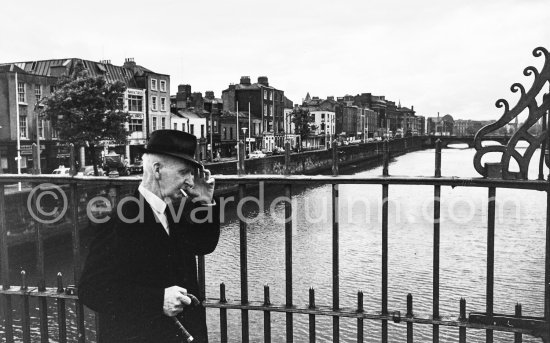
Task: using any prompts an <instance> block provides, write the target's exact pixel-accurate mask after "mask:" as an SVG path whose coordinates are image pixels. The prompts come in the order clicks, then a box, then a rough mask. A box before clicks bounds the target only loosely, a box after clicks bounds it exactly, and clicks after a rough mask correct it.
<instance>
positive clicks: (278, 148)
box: [273, 146, 285, 155]
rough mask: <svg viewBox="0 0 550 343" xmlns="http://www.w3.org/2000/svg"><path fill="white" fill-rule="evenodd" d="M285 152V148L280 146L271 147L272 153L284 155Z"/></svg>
mask: <svg viewBox="0 0 550 343" xmlns="http://www.w3.org/2000/svg"><path fill="white" fill-rule="evenodd" d="M284 154H285V149H283V148H281V147H278V146H277V147H275V149H273V155H284Z"/></svg>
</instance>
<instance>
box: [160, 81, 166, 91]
mask: <svg viewBox="0 0 550 343" xmlns="http://www.w3.org/2000/svg"><path fill="white" fill-rule="evenodd" d="M160 91H161V92H166V81H165V80H160Z"/></svg>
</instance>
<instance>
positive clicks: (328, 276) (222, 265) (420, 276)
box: [10, 149, 548, 342]
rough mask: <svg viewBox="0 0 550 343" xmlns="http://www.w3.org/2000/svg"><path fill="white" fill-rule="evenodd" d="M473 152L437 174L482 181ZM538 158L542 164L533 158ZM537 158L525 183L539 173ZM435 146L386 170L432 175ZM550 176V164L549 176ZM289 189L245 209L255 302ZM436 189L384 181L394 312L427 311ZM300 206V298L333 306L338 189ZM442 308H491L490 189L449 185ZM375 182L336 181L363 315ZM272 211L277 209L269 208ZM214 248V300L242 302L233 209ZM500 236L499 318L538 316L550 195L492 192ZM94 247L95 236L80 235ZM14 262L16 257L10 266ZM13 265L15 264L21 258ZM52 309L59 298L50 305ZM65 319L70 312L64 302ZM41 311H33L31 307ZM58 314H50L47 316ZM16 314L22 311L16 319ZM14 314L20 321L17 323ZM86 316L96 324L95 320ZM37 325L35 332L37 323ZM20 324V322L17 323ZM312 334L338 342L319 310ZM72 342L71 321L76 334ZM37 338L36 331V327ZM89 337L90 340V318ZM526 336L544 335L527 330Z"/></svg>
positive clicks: (344, 278)
mask: <svg viewBox="0 0 550 343" xmlns="http://www.w3.org/2000/svg"><path fill="white" fill-rule="evenodd" d="M535 155H536V154H535ZM472 157H473V150H471V149H445V150H443V153H442V175H443V176H460V177H477V176H478V175H477V173H476V172H475V170H474V169H473V165H472ZM533 161H538V157H537V156H535V157H534V158H533ZM535 164H537V163H532V166H531V167H532V168H531V170H530V174H531V175H530V178H536V175H537V170H536V166H535ZM433 169H434V150H424V151H419V152H413V153H410V154H406V155H403V156H400V157H397V158H396V159H395V160H394V161H392V163H390V167H389V170H390V174H391V175H407V176H432V175H433V174H434V170H433ZM344 172H348V173H354V174H357V175H362V176H375V175H381V174H382V170H381V167H376V168H372V169H366V170H365V169H361V166H358V168H355V169H353V170H347V171H344ZM546 173H548V171H546ZM282 192H283V189H282V187H275V186H273V185H271V186H270V185H265V187H260V188H259V189H255V190H251V191H250V195H254V196H255V197H258V198H259V199H263V201H262V203H263V204H264V208H260V206H258V205H257V204H255V203H253V202H252V201H250V202H248V203H247V205H246V206H245V210H244V215H245V216H246V218H248V219H247V220H249V221H251V223H250V224H249V225H248V278H249V299H250V300H252V301H263V289H264V285H269V286H270V293H271V302H272V303H274V304H284V303H285V269H284V267H285V251H284V248H285V247H284V224H283V222H282V221H283V217H284V204H283V203H281V202H277V201H274V199H275V198H276V197H278V196H281V195H283V194H282ZM433 193H434V190H433V186H390V188H389V198H390V205H389V253H388V254H389V279H388V308H389V310H390V311H394V310H400V311H401V313H402V314H404V313H406V296H407V294H408V293H412V294H413V296H414V311H415V312H416V313H423V314H429V313H430V312H431V309H432V253H433V248H432V244H433ZM292 194H293V199H294V200H295V201H296V204H297V208H295V209H294V214H295V216H294V221H293V272H294V273H293V280H294V283H293V297H294V303H295V304H296V305H298V306H307V304H308V299H309V298H308V290H309V288H310V287H312V288H314V289H315V292H316V303H317V305H325V306H331V305H332V299H331V296H332V236H331V232H332V218H331V213H332V211H331V188H330V186H326V185H319V186H309V187H305V186H302V187H301V186H295V187H293V189H292ZM441 194H442V202H441V250H440V251H441V254H440V255H441V261H440V280H441V281H440V313H441V314H442V315H446V314H448V315H452V316H454V317H458V313H459V300H460V298H465V299H466V300H467V312H472V311H478V312H484V310H485V278H486V241H487V196H488V195H487V190H486V189H484V188H479V189H478V188H464V187H456V188H451V187H442V192H441ZM381 198H382V187H381V186H379V185H342V186H340V199H339V200H340V207H339V211H340V214H339V223H340V305H341V306H342V307H355V306H356V304H357V292H358V291H359V290H362V291H363V292H364V304H365V310H366V311H379V310H380V308H381V264H382V262H381V227H382V219H381V204H382V201H381ZM270 206H271V209H270ZM228 209H229V210H228V211H226V218H225V224H224V225H223V227H222V234H221V238H220V243H219V245H218V248H217V249H216V251H215V252H214V253H212V254H211V255H208V256H207V257H206V280H207V285H206V293H207V297H211V298H218V297H219V284H220V283H221V282H224V283H225V285H226V296H227V298H228V299H232V300H238V299H240V269H239V222H238V218H237V216H236V215H235V213H234V212H235V211H233V208H229V207H228ZM496 209H497V211H496V212H497V216H496V236H495V291H494V304H495V305H494V310H495V312H496V313H508V314H513V312H514V305H515V304H516V303H521V304H522V305H523V314H524V315H532V316H542V315H543V309H544V305H543V299H544V240H545V213H546V212H545V211H546V197H545V194H544V193H543V192H536V191H518V190H505V189H498V190H497V200H496ZM83 241H84V242H83V243H84V245H87V241H88V238H87V237H86V236H85V237H84V238H83ZM47 251H48V254H47V258H46V261H45V263H46V269H47V274H48V277H49V278H50V281H48V282H49V283H48V286H53V285H54V283H52V282H53V279H54V277H55V274H56V273H57V271H62V272H64V273H65V274H66V275H70V274H71V269H72V262H71V257H70V254H71V252H70V244H66V243H63V242H61V243H55V244H54V246H53V247H50V248H49V249H48V250H47ZM13 261H15V262H13ZM13 261H12V262H13V263H10V264H11V265H12V268H13V276H12V277H15V275H16V274H17V273H18V270H20V269H21V268H24V269H27V270H32V269H33V263H34V261H33V260H32V258H22V257H21V256H15V258H14V259H13ZM14 264H15V265H14ZM51 305H52V307H54V306H55V304H54V303H53V302H52V303H51ZM68 311H69V314H68V315H69V318H74V316H73V310H72V308H68ZM33 313H34V312H33ZM52 313H54V312H52ZM207 313H208V326H209V331H210V338H211V341H212V342H218V341H219V339H220V325H219V310H216V309H208V311H207ZM16 317H17V315H16ZM271 318H272V340H273V342H283V341H284V339H285V314H281V313H272V315H271ZM16 319H17V318H16ZM55 319H56V317H55V316H52V317H51V318H50V322H51V325H50V333H51V336H52V338H55V337H56V335H57V332H56V325H55ZM228 319H229V329H228V332H229V341H230V342H240V341H241V337H240V333H241V329H240V310H229V311H228ZM87 321H89V323H90V324H93V319H92V316H91V315H88V318H87ZM250 322H251V329H250V332H251V334H250V338H251V341H252V342H260V341H263V312H253V311H250ZM33 323H34V324H35V325H34V327H35V328H38V322H37V319H36V318H33ZM16 324H17V322H16ZM316 324H317V341H319V342H331V341H332V318H331V317H323V316H317V319H316ZM380 328H381V325H380V322H379V321H365V331H364V335H365V341H367V342H380V331H381V330H380ZM414 328H415V331H414V332H415V341H417V342H431V338H432V327H431V326H428V325H415V326H414ZM69 331H70V332H69V334H70V335H71V336H72V337H74V335H75V328H74V325H73V326H71V328H70V329H69ZM340 333H341V341H342V342H354V341H355V339H356V335H357V333H356V320H355V319H347V318H342V319H341V320H340ZM33 335H38V333H37V332H34V333H33ZM87 335H88V337H89V338H91V339H92V340H93V339H94V337H95V334H94V332H93V326H92V325H90V328H89V329H88V332H87ZM389 336H390V341H391V342H402V341H404V340H405V339H406V338H405V337H406V325H405V324H404V323H401V324H394V323H389ZM294 337H295V341H296V342H306V341H308V316H307V315H294ZM484 339H485V331H482V330H468V341H469V342H470V341H471V342H482V341H484ZM440 340H441V342H458V329H456V328H447V327H440ZM524 341H525V342H538V341H537V340H534V339H530V338H527V337H525V338H524ZM495 342H513V335H512V334H501V333H495Z"/></svg>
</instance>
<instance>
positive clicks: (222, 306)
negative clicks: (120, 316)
mask: <svg viewBox="0 0 550 343" xmlns="http://www.w3.org/2000/svg"><path fill="white" fill-rule="evenodd" d="M385 161H386V162H385V165H384V169H383V170H384V171H383V175H382V176H380V177H371V178H363V177H357V176H281V175H247V176H218V177H217V182H218V183H226V184H233V185H238V194H239V197H240V198H243V197H244V196H245V195H246V186H247V185H257V184H259V183H260V182H265V183H270V184H277V185H281V187H282V188H283V189H284V194H283V195H284V196H286V197H287V198H289V199H292V189H293V187H294V186H296V185H303V184H306V185H307V184H316V185H318V184H328V185H331V189H332V191H331V192H332V205H331V206H332V305H331V306H326V305H319V304H317V303H316V301H315V290H314V289H310V290H309V304H307V306H300V305H298V304H296V303H295V302H294V300H293V287H294V283H293V276H294V275H293V254H292V247H293V239H292V226H293V222H292V219H288V220H286V223H285V224H284V225H285V235H284V241H285V275H286V277H285V285H286V290H285V295H286V301H285V303H282V304H277V303H272V302H271V300H270V289H269V287H268V286H266V287H265V289H264V292H265V294H264V299H250V298H249V291H248V259H247V251H248V245H247V223H246V222H244V221H243V220H241V221H240V226H239V228H240V299H239V300H232V301H230V300H228V299H226V295H225V286H224V285H223V284H222V285H220V294H219V297H214V296H213V295H212V294H208V297H207V300H206V301H205V302H204V306H206V307H207V308H211V309H213V308H216V309H219V312H220V330H221V332H220V337H219V340H220V341H222V342H227V341H228V339H229V338H230V337H232V336H233V337H234V336H236V335H237V334H236V333H229V332H228V329H227V312H228V310H240V312H241V319H242V320H241V328H242V331H241V333H240V339H241V340H242V341H243V342H248V341H249V340H250V339H249V336H250V324H249V312H250V311H261V312H263V314H264V327H263V332H264V334H263V336H264V340H265V341H266V342H271V314H272V313H273V312H281V313H285V314H286V341H287V342H293V340H294V320H293V318H294V316H295V315H308V316H309V338H310V341H311V342H314V341H316V332H317V329H316V317H318V316H330V317H332V318H333V333H332V340H333V341H334V342H338V341H339V338H340V332H339V331H340V318H343V317H348V318H356V319H357V342H363V341H364V340H365V337H364V330H363V328H364V325H365V321H379V322H380V325H381V335H382V336H381V340H382V342H388V340H389V339H388V322H395V323H402V325H403V327H404V329H405V330H406V331H407V342H412V341H413V332H414V328H415V326H416V325H431V326H432V327H433V342H438V341H439V328H440V326H449V327H456V328H457V330H458V331H459V337H460V338H459V339H460V342H466V337H467V336H466V335H467V330H466V329H484V330H486V331H487V334H486V337H487V342H492V333H493V331H504V332H513V333H515V334H516V340H515V341H516V342H520V341H521V335H524V334H527V335H534V336H537V337H543V338H544V339H545V340H547V339H548V330H549V327H550V326H549V318H550V315H549V291H548V283H546V292H545V299H544V304H545V309H544V314H545V315H544V317H540V318H535V317H525V316H521V309H520V308H517V310H516V313H514V314H511V313H510V314H497V313H494V312H493V301H494V300H493V287H494V249H495V248H494V238H495V230H494V228H495V199H496V196H495V195H496V189H497V188H514V189H526V190H533V191H543V192H547V194H548V190H549V187H548V186H549V184H548V182H547V181H543V180H536V181H517V180H502V179H487V178H456V177H441V172H440V170H441V169H440V167H441V158H440V149H438V150H436V168H435V173H434V176H433V177H394V176H389V175H388V164H387V161H388V159H387V156H386V159H385ZM335 172H337V168H336V169H335ZM19 181H23V182H30V183H53V184H64V185H68V186H67V187H68V190H69V192H68V193H69V204H71V206H70V207H69V211H68V212H67V214H68V216H69V218H70V220H69V223H70V225H71V232H72V250H73V251H72V255H73V262H74V277H73V280H74V283H75V284H77V283H78V280H79V273H80V267H81V259H82V256H81V252H80V227H79V226H80V225H79V214H78V204H79V189H81V188H83V187H85V186H86V184H90V183H95V184H97V183H98V182H99V183H101V184H103V185H104V186H106V187H111V188H121V187H125V186H129V185H130V186H135V185H136V183H137V181H136V179H131V178H118V179H109V178H93V177H55V178H52V177H50V176H30V175H29V176H17V175H3V176H0V191H1V192H0V218H1V220H0V233H1V236H0V237H1V238H2V239H1V246H0V259H1V263H2V264H1V267H2V269H1V271H2V272H1V276H2V284H3V288H2V291H0V294H1V297H2V300H3V301H2V303H3V304H2V307H3V314H4V335H5V341H6V342H14V341H15V340H16V339H18V340H22V341H23V342H30V341H31V330H36V329H37V328H32V327H31V320H30V314H29V306H30V305H29V302H30V300H31V299H36V300H37V301H38V308H39V317H40V322H39V327H38V330H39V331H40V337H41V341H42V342H48V340H49V338H50V335H51V331H52V330H51V328H48V316H50V318H51V317H53V316H54V314H52V313H48V304H47V301H48V300H49V299H51V300H53V301H55V302H56V303H57V313H56V314H55V317H56V318H57V322H58V323H57V328H56V332H57V337H52V338H55V339H56V340H58V341H59V342H66V341H67V329H66V325H67V324H66V321H67V319H66V313H65V312H66V308H67V307H68V306H69V304H73V305H72V306H74V309H75V314H76V317H75V318H76V327H77V332H78V337H79V341H80V342H84V341H85V333H86V325H91V324H93V323H85V322H84V308H83V306H82V304H80V303H79V301H78V299H77V297H76V295H75V291H74V288H72V287H64V285H63V283H62V279H61V276H60V275H58V282H57V285H53V287H46V282H45V279H46V278H45V275H44V237H43V233H44V229H45V228H44V224H41V223H36V224H35V225H36V256H37V268H36V270H37V271H38V274H39V275H38V279H39V282H38V284H37V285H33V286H30V285H28V284H27V282H26V280H25V278H26V275H24V274H23V275H22V280H21V282H20V283H19V285H17V282H13V280H10V274H9V267H10V266H9V262H8V261H9V254H8V228H7V226H6V225H5V221H6V220H5V218H6V217H7V216H8V214H7V213H6V212H5V195H4V188H5V186H4V185H5V184H9V183H14V182H19ZM343 184H358V185H359V184H360V185H363V184H370V185H380V186H381V188H382V193H381V195H382V196H381V199H380V200H381V201H382V226H381V228H380V229H381V232H382V241H381V246H382V266H381V273H382V276H381V285H380V288H381V297H382V299H381V308H379V309H378V310H369V311H367V310H366V309H365V308H364V305H363V293H362V292H358V294H357V306H356V307H355V308H346V307H342V306H340V297H341V296H340V291H339V287H340V273H339V270H340V256H341V253H340V240H339V234H340V228H339V223H338V220H337V218H338V208H339V203H338V199H339V196H338V192H339V187H340V185H343ZM394 185H419V186H425V185H430V186H433V187H434V202H433V210H434V211H433V213H434V218H433V264H432V266H431V269H432V272H433V304H432V307H433V311H432V312H431V313H428V314H426V313H424V314H422V313H418V312H417V311H415V310H414V308H413V295H412V294H409V295H408V297H407V308H406V309H390V308H388V258H389V256H388V232H389V230H390V229H391V228H390V227H389V225H388V222H389V221H388V213H389V211H388V194H389V189H390V187H392V186H394ZM447 186H450V187H482V188H486V189H487V190H488V195H487V203H488V223H487V265H486V268H487V278H486V285H485V287H486V307H485V311H483V312H472V313H469V314H468V315H467V314H466V300H464V299H462V300H461V301H460V304H459V308H458V310H457V314H455V315H452V314H450V315H449V314H442V313H440V311H439V298H440V297H439V284H440V279H439V278H440V276H439V270H440V267H439V260H440V244H439V243H440V238H439V237H440V230H441V228H440V223H439V219H440V202H439V199H440V195H441V187H447ZM115 196H116V195H115ZM113 200H114V201H115V199H113ZM284 206H285V218H292V212H293V211H296V209H295V208H293V205H292V203H291V202H285V205H284ZM548 227H549V226H548V218H547V231H546V232H547V233H546V265H545V274H546V280H548V273H549V265H550V263H549V262H548V261H549V252H548V247H549V246H550V244H549V242H548V240H549V237H550V233H549V232H548ZM425 267H426V268H430V266H428V265H427V266H425ZM199 275H200V278H199V281H200V284H201V285H202V291H203V292H205V286H204V285H205V262H204V258H199ZM15 297H18V298H19V301H18V302H20V303H21V306H22V308H21V311H20V313H21V318H20V319H19V322H20V323H21V324H20V332H18V334H15V332H14V324H13V323H14V318H13V315H12V313H13V305H12V300H13V299H14V298H15ZM68 303H69V304H68ZM14 337H16V338H14ZM214 339H215V340H217V339H218V338H217V337H216V338H214Z"/></svg>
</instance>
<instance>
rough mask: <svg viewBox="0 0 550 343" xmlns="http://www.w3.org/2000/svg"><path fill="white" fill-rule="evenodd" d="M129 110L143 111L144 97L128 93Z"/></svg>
mask: <svg viewBox="0 0 550 343" xmlns="http://www.w3.org/2000/svg"><path fill="white" fill-rule="evenodd" d="M128 110H129V111H132V112H143V97H142V96H141V95H133V94H130V95H128Z"/></svg>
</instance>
